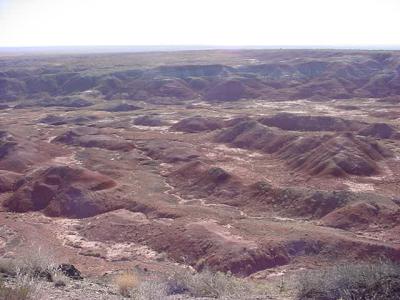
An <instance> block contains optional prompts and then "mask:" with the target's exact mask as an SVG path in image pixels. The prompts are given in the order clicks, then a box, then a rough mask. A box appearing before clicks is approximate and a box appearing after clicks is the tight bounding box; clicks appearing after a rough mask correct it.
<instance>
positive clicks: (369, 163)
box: [278, 133, 392, 176]
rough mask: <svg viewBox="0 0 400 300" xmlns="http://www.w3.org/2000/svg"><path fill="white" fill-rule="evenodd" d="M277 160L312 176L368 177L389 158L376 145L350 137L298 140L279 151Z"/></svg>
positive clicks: (333, 136) (366, 140)
mask: <svg viewBox="0 0 400 300" xmlns="http://www.w3.org/2000/svg"><path fill="white" fill-rule="evenodd" d="M278 155H279V157H280V158H282V159H284V160H285V161H287V163H288V164H289V165H290V166H291V167H293V168H294V169H296V170H299V171H306V172H307V173H309V174H311V175H333V176H345V175H347V174H350V175H359V176H370V175H373V174H378V173H379V172H380V168H379V166H378V164H377V162H378V161H380V160H383V159H384V158H386V157H390V156H391V155H392V154H391V153H390V152H389V151H388V150H386V149H385V148H383V147H382V146H381V145H380V144H378V143H377V142H375V141H370V140H368V139H365V138H359V137H356V136H355V135H353V134H350V133H345V134H337V135H325V136H314V137H304V138H303V137H299V138H297V139H296V140H294V141H293V142H291V143H289V144H287V145H286V146H285V147H283V148H282V149H280V150H279V152H278Z"/></svg>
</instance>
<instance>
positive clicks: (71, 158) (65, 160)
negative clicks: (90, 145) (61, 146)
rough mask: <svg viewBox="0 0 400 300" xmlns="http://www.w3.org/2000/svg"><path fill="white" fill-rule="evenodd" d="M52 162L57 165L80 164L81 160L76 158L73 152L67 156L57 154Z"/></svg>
mask: <svg viewBox="0 0 400 300" xmlns="http://www.w3.org/2000/svg"><path fill="white" fill-rule="evenodd" d="M52 162H53V163H54V164H58V165H81V164H82V162H81V161H79V160H77V159H76V156H75V154H71V155H67V156H58V157H55V158H53V160H52Z"/></svg>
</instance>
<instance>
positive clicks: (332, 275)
mask: <svg viewBox="0 0 400 300" xmlns="http://www.w3.org/2000/svg"><path fill="white" fill-rule="evenodd" d="M399 298H400V266H399V265H397V264H393V263H389V262H377V263H364V264H343V265H339V266H336V267H333V268H329V269H326V270H323V271H321V270H318V271H308V272H306V273H305V274H302V275H301V277H300V278H299V286H298V294H297V299H316V300H322V299H323V300H336V299H342V300H353V299H368V300H391V299H393V300H394V299H399Z"/></svg>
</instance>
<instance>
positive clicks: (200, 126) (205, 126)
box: [171, 116, 224, 133]
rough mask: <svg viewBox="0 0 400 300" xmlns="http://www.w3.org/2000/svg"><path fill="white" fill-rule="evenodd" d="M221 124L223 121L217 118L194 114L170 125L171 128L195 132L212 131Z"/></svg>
mask: <svg viewBox="0 0 400 300" xmlns="http://www.w3.org/2000/svg"><path fill="white" fill-rule="evenodd" d="M223 126H224V123H223V121H221V120H220V119H218V118H206V117H200V116H196V117H191V118H186V119H183V120H180V121H179V122H178V123H176V124H174V125H173V126H171V130H174V131H181V132H190V133H195V132H202V131H212V130H216V129H220V128H222V127H223Z"/></svg>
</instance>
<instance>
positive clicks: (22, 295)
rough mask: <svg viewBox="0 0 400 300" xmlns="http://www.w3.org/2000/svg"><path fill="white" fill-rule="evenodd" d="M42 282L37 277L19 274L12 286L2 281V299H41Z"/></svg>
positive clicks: (0, 297) (0, 292)
mask: <svg viewBox="0 0 400 300" xmlns="http://www.w3.org/2000/svg"><path fill="white" fill-rule="evenodd" d="M39 291H40V284H39V283H38V282H37V280H36V279H34V278H32V277H30V276H28V275H21V274H17V276H16V278H15V281H14V282H13V284H11V285H10V286H5V285H4V283H3V282H1V281H0V300H36V299H40V295H39Z"/></svg>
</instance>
